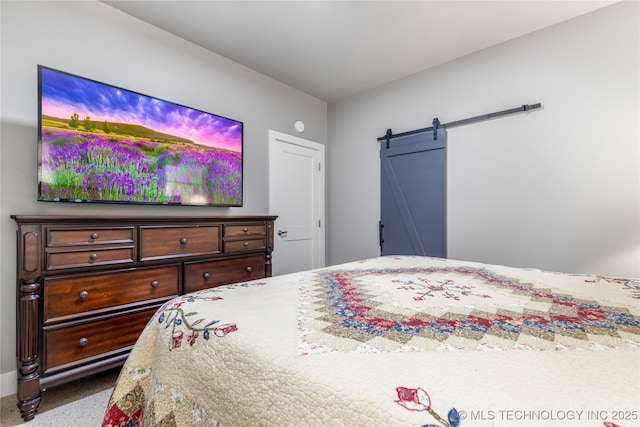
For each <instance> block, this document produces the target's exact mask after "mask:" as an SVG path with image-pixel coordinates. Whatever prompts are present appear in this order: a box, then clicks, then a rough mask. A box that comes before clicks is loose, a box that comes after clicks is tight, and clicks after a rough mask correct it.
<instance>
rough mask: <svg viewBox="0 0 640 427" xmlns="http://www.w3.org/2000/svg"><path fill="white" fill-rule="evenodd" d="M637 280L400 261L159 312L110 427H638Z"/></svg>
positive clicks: (217, 295) (126, 370)
mask: <svg viewBox="0 0 640 427" xmlns="http://www.w3.org/2000/svg"><path fill="white" fill-rule="evenodd" d="M639 408H640V280H639V279H627V278H614V277H601V276H591V275H569V274H561V273H552V272H545V271H540V270H534V269H517V268H510V267H504V266H495V265H487V264H480V263H473V262H463V261H454V260H445V259H439V258H428V257H413V256H390V257H379V258H372V259H367V260H363V261H358V262H353V263H348V264H343V265H337V266H333V267H328V268H323V269H318V270H312V271H306V272H301V273H294V274H289V275H283V276H279V277H273V278H267V279H262V280H257V281H252V282H247V283H238V284H233V285H228V286H222V287H218V288H214V289H209V290H205V291H200V292H197V293H192V294H188V295H184V296H181V297H178V298H176V299H173V300H171V301H169V302H168V303H166V304H164V305H163V306H162V307H161V308H160V309H159V310H158V311H157V312H156V313H155V315H154V317H153V318H152V319H151V321H150V322H149V324H148V325H147V327H146V328H145V330H144V332H143V333H142V335H141V336H140V338H139V339H138V342H137V344H136V345H135V347H134V348H133V350H132V352H131V355H130V356H129V358H128V360H127V362H126V363H125V365H124V367H123V369H122V372H121V374H120V377H119V379H118V382H117V384H116V386H115V388H114V391H113V393H112V396H111V398H110V401H109V406H108V408H107V411H106V414H105V418H104V423H103V426H105V427H106V426H212V425H214V426H215V425H220V426H385V427H386V426H425V425H436V426H452V427H455V426H458V425H459V426H542V425H550V426H558V427H561V426H573V425H575V426H592V425H593V426H603V425H606V426H616V425H617V426H640V413H639V412H638V409H639Z"/></svg>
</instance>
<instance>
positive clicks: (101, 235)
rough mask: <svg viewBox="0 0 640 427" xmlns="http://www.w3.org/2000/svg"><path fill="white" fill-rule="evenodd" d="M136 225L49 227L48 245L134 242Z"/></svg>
mask: <svg viewBox="0 0 640 427" xmlns="http://www.w3.org/2000/svg"><path fill="white" fill-rule="evenodd" d="M134 235H135V233H134V227H120V228H99V227H92V228H77V229H69V228H60V229H58V228H48V229H47V242H46V245H47V246H48V247H56V246H82V245H96V244H114V243H131V244H132V243H133V242H134Z"/></svg>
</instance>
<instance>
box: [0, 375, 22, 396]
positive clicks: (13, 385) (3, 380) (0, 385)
mask: <svg viewBox="0 0 640 427" xmlns="http://www.w3.org/2000/svg"><path fill="white" fill-rule="evenodd" d="M17 387H18V372H17V371H11V372H5V373H4V374H1V375H0V397H5V396H10V395H12V394H16V390H17Z"/></svg>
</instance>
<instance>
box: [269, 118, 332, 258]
mask: <svg viewBox="0 0 640 427" xmlns="http://www.w3.org/2000/svg"><path fill="white" fill-rule="evenodd" d="M278 142H281V143H285V144H291V145H295V146H298V147H302V148H305V149H308V150H312V151H315V152H317V153H318V155H319V157H320V161H319V173H318V175H317V177H316V178H315V188H316V194H315V195H314V197H313V200H314V201H315V203H316V206H315V209H314V210H313V212H314V218H313V221H314V222H317V225H318V226H317V227H314V230H315V232H314V237H313V239H314V242H315V251H316V256H315V257H314V264H315V265H314V266H313V268H322V267H324V266H325V262H326V261H325V260H326V254H325V247H326V245H325V239H326V229H327V228H326V225H327V224H326V217H325V188H326V183H325V180H326V174H325V170H326V166H325V165H326V157H325V146H324V145H323V144H320V143H318V142H315V141H311V140H308V139H304V138H300V137H297V136H293V135H288V134H285V133H282V132H277V131H274V130H269V212H270V213H271V214H273V215H276V214H275V213H274V212H273V211H272V209H273V205H274V199H275V192H276V191H277V189H276V188H273V186H272V185H271V183H272V182H274V175H275V167H274V164H273V162H274V159H275V153H276V145H277V143H278ZM276 221H277V220H276ZM274 231H275V230H274ZM275 250H276V251H277V248H275Z"/></svg>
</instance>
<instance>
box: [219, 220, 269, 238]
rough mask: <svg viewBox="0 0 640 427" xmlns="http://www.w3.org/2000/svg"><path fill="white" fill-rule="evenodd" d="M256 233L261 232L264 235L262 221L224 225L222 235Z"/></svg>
mask: <svg viewBox="0 0 640 427" xmlns="http://www.w3.org/2000/svg"><path fill="white" fill-rule="evenodd" d="M250 234H253V235H256V234H262V235H265V234H267V233H266V228H265V225H264V224H263V223H259V224H258V223H254V224H240V225H225V227H224V237H239V236H247V235H250Z"/></svg>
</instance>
